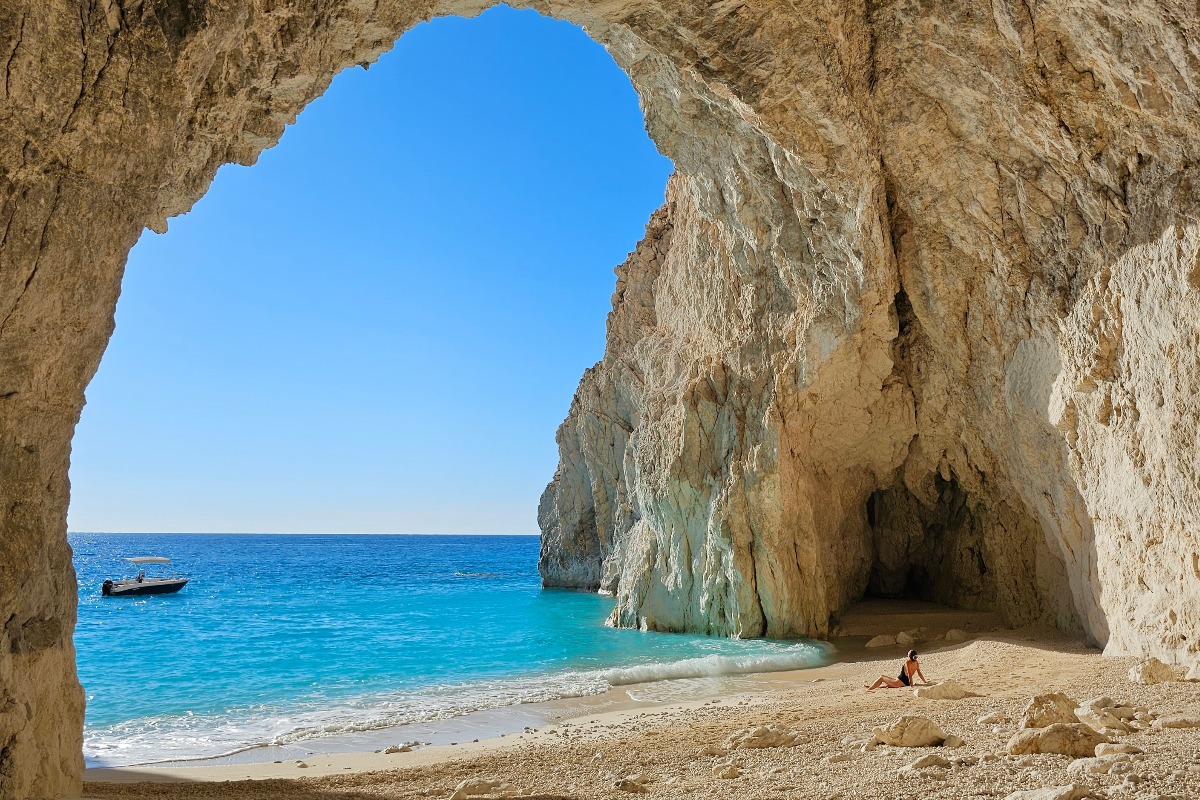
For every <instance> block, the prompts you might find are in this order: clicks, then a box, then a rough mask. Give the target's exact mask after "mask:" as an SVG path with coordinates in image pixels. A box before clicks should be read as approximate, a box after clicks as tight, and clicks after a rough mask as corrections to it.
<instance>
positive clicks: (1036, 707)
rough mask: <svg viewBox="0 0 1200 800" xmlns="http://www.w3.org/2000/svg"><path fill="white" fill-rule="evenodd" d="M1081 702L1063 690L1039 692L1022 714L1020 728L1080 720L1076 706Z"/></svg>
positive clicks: (1040, 726) (1042, 726)
mask: <svg viewBox="0 0 1200 800" xmlns="http://www.w3.org/2000/svg"><path fill="white" fill-rule="evenodd" d="M1078 705H1079V704H1078V703H1076V702H1075V701H1074V700H1072V699H1071V698H1069V697H1067V696H1066V695H1065V694H1062V693H1061V692H1051V693H1050V694H1039V695H1037V696H1035V697H1032V698H1030V700H1029V704H1028V705H1026V706H1025V711H1024V712H1023V713H1022V714H1021V720H1020V722H1019V723H1018V724H1017V727H1018V728H1022V729H1024V728H1045V727H1048V726H1050V725H1055V724H1058V723H1065V724H1070V723H1073V722H1078V721H1079V719H1078V718H1077V717H1076V716H1075V708H1076V707H1077V706H1078Z"/></svg>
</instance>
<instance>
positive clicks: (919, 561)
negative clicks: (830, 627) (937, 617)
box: [866, 475, 994, 610]
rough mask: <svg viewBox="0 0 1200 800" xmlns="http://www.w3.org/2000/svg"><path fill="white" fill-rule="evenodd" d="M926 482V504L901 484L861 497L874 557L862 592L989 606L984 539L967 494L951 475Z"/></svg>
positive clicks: (960, 605) (972, 606)
mask: <svg viewBox="0 0 1200 800" xmlns="http://www.w3.org/2000/svg"><path fill="white" fill-rule="evenodd" d="M932 483H933V486H934V493H933V497H932V498H931V499H932V501H933V502H931V503H929V502H922V501H921V500H919V499H918V498H917V497H916V496H915V495H914V494H913V493H912V492H911V491H909V490H908V489H907V488H905V487H904V486H902V485H901V486H896V487H892V488H888V489H880V490H878V491H876V492H874V493H873V494H872V495H871V496H870V497H869V498H868V499H867V505H866V514H867V524H868V525H869V527H870V530H871V537H872V543H873V545H874V550H875V560H874V563H873V564H872V567H871V574H870V577H869V579H868V583H867V589H866V597H868V598H876V599H884V598H886V599H903V600H926V601H930V602H935V603H941V604H943V605H949V606H955V607H958V608H968V609H974V610H991V609H992V607H993V604H994V598H993V597H992V592H991V591H989V577H988V571H989V570H988V564H987V559H986V557H985V550H984V542H983V537H982V534H981V531H980V529H979V526H978V525H977V524H976V520H975V515H974V513H973V511H972V508H971V505H970V502H969V498H968V495H967V493H966V492H964V491H963V490H962V488H961V487H960V486H959V484H958V482H957V481H956V480H955V479H954V476H953V475H951V476H950V477H949V478H948V479H947V478H943V477H942V476H940V475H935V476H934V477H933V479H932Z"/></svg>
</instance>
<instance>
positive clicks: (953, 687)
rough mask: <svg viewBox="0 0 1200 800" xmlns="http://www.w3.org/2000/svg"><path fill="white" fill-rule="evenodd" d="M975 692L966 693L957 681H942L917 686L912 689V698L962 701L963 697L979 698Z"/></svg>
mask: <svg viewBox="0 0 1200 800" xmlns="http://www.w3.org/2000/svg"><path fill="white" fill-rule="evenodd" d="M981 696H982V695H979V694H976V693H975V692H970V691H967V690H966V689H965V688H963V686H961V685H960V684H959V683H958V681H953V680H949V681H942V682H940V683H935V684H933V685H932V686H918V687H917V688H915V689H913V697H924V698H927V699H929V700H962V699H963V698H964V697H981Z"/></svg>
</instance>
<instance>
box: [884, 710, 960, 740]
mask: <svg viewBox="0 0 1200 800" xmlns="http://www.w3.org/2000/svg"><path fill="white" fill-rule="evenodd" d="M874 733H875V739H876V740H877V741H879V742H880V743H882V744H889V745H892V746H893V747H936V746H937V745H940V744H942V743H943V742H945V741H946V732H945V731H943V730H942V729H941V728H939V727H938V726H937V723H936V722H934V721H933V720H931V719H929V718H927V717H919V716H916V715H914V714H905V715H904V716H902V717H900V718H899V719H897V720H896V721H895V722H893V723H891V724H889V725H881V726H879V727H878V728H875V730H874Z"/></svg>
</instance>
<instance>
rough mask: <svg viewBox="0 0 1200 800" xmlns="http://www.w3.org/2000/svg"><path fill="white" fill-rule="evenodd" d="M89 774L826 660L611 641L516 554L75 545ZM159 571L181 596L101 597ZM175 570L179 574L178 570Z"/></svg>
mask: <svg viewBox="0 0 1200 800" xmlns="http://www.w3.org/2000/svg"><path fill="white" fill-rule="evenodd" d="M70 541H71V545H72V547H73V548H74V551H75V568H76V570H77V572H78V576H79V623H78V626H77V628H76V633H75V645H76V648H77V651H78V656H77V657H78V663H79V677H80V681H81V682H82V683H83V686H84V690H85V692H86V695H87V699H88V706H87V720H86V728H85V732H84V754H85V756H86V757H87V760H88V763H89V764H90V765H99V764H108V765H123V764H134V763H146V762H151V761H159V760H166V759H177V758H198V757H205V756H214V755H219V754H223V753H229V752H234V751H237V750H240V749H243V748H246V747H251V746H256V745H262V744H286V743H292V742H305V741H307V742H309V743H310V745H309V746H313V745H312V743H313V742H315V741H316V740H319V739H320V738H322V737H328V736H334V735H337V734H341V733H347V732H352V731H364V730H372V729H378V728H385V727H390V726H394V725H401V724H406V723H412V722H424V721H428V720H433V719H439V718H447V717H452V716H456V715H460V714H465V713H469V712H471V711H476V710H481V709H486V708H496V707H500V706H508V705H515V704H517V703H525V702H535V701H540V700H549V699H554V698H558V697H577V696H583V695H589V694H599V693H601V692H604V691H607V690H608V689H609V688H610V687H611V686H617V685H625V684H630V683H634V682H641V681H646V680H656V679H663V678H683V677H696V676H703V675H714V674H732V673H740V672H751V671H755V672H757V671H769V670H772V669H795V668H799V667H803V666H809V665H812V664H815V663H820V662H821V661H822V660H823V650H822V649H821V648H820V646H818V645H816V644H814V643H807V642H769V641H758V640H756V641H734V640H729V639H714V638H707V637H702V636H683V635H671V634H654V633H645V632H641V631H629V630H614V629H612V628H608V627H605V625H604V620H605V618H606V617H607V616H608V613H609V611H610V610H611V607H612V601H611V600H610V599H608V598H605V597H601V596H598V595H592V594H582V593H576V592H564V591H547V590H543V589H541V588H540V585H539V578H538V574H537V555H538V539H537V538H536V537H532V536H530V537H520V536H399V535H398V536H316V535H314V536H308V535H294V536H272V535H230V534H187V535H180V534H161V535H146V534H141V535H121V534H71V535H70ZM135 555H162V556H169V557H171V558H172V559H174V562H175V563H174V564H173V565H172V567H171V568H178V570H179V571H180V572H182V573H183V574H187V575H189V576H191V578H192V581H191V582H190V583H189V584H188V585H187V586H186V587H185V588H184V589H183V590H182V591H181V592H180V593H179V594H175V595H157V596H150V597H142V598H108V597H102V596H101V594H100V584H101V583H102V582H103V581H104V579H105V578H106V577H120V576H122V575H126V574H128V573H129V569H128V568H127V566H126V565H124V564H123V562H122V561H121V559H122V558H124V557H127V556H135ZM171 568H168V569H171Z"/></svg>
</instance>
